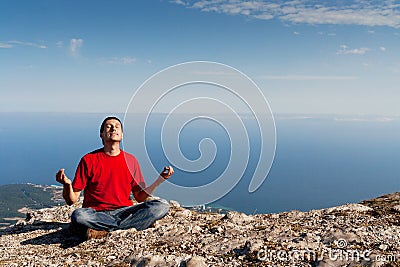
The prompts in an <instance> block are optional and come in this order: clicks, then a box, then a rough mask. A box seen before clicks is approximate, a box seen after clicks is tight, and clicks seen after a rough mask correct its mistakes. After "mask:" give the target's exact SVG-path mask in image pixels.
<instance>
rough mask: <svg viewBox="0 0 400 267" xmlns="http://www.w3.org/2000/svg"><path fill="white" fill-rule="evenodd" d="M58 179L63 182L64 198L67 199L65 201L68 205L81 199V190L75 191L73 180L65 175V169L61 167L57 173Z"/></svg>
mask: <svg viewBox="0 0 400 267" xmlns="http://www.w3.org/2000/svg"><path fill="white" fill-rule="evenodd" d="M56 181H57V182H59V183H61V184H62V185H63V186H64V188H63V198H64V199H65V202H66V203H67V205H69V206H70V205H72V204H75V203H76V201H77V200H78V199H79V195H80V194H81V191H75V190H74V189H73V188H72V182H71V180H70V179H69V178H68V177H67V176H66V175H65V173H64V169H60V170H59V171H58V172H57V174H56Z"/></svg>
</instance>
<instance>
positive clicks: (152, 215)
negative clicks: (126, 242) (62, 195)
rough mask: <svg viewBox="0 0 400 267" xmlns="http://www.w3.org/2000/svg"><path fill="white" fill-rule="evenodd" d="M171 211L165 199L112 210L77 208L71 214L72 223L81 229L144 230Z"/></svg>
mask: <svg viewBox="0 0 400 267" xmlns="http://www.w3.org/2000/svg"><path fill="white" fill-rule="evenodd" d="M168 211H169V204H168V202H167V201H166V200H164V199H157V200H150V201H145V202H142V203H139V204H136V205H134V206H130V207H123V208H120V209H116V210H111V211H95V210H94V209H92V208H79V209H76V210H75V211H74V212H73V213H72V215H71V224H72V225H73V226H74V227H76V228H77V229H80V230H83V231H84V230H86V229H87V228H92V229H95V230H99V231H101V230H106V231H114V230H118V229H129V228H136V230H144V229H146V228H148V227H149V226H150V225H151V224H152V223H154V222H155V221H156V220H159V219H161V218H162V217H164V216H165V215H166V214H167V213H168Z"/></svg>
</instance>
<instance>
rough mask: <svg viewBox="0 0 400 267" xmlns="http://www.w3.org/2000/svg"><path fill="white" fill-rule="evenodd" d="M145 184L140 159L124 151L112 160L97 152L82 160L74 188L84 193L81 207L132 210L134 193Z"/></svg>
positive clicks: (99, 151)
mask: <svg viewBox="0 0 400 267" xmlns="http://www.w3.org/2000/svg"><path fill="white" fill-rule="evenodd" d="M139 186H140V187H141V188H145V182H144V179H143V175H142V172H141V170H140V167H139V163H138V161H137V159H136V158H135V157H134V156H133V155H131V154H129V153H126V152H124V151H122V150H121V153H119V154H118V155H117V156H109V155H107V154H106V153H104V151H103V149H102V148H101V149H98V150H95V151H93V152H90V153H88V154H86V155H85V156H83V158H82V159H81V161H80V162H79V165H78V168H77V169H76V173H75V179H74V181H73V182H72V187H73V188H74V189H76V190H80V191H82V190H84V200H83V205H82V207H84V208H93V209H95V210H97V211H100V210H114V209H117V208H121V207H126V206H132V205H133V203H132V200H131V198H130V195H131V192H132V191H133V190H137V189H138V187H139Z"/></svg>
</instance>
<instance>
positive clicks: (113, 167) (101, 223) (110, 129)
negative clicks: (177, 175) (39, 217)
mask: <svg viewBox="0 0 400 267" xmlns="http://www.w3.org/2000/svg"><path fill="white" fill-rule="evenodd" d="M122 137H123V129H122V123H121V121H120V120H119V119H118V118H117V117H107V118H106V119H104V121H103V122H102V124H101V126H100V138H101V140H102V143H103V148H100V149H98V150H95V151H93V152H90V153H88V154H86V155H85V156H83V157H82V159H81V160H80V162H79V165H78V168H77V170H76V173H75V179H74V180H73V182H71V180H70V179H69V178H68V177H67V176H66V175H65V173H64V169H60V170H59V171H58V172H57V174H56V181H57V182H59V183H61V184H63V186H64V188H63V197H64V199H65V202H66V203H67V204H68V205H72V204H74V203H75V202H76V201H77V200H78V199H79V196H80V194H81V191H82V190H83V191H84V200H83V205H82V208H79V209H77V210H75V211H74V212H73V213H72V215H71V226H72V227H73V228H74V229H77V230H78V231H83V232H85V234H86V235H85V238H86V239H91V238H101V237H103V236H105V235H106V234H107V233H108V232H110V231H113V230H117V229H129V228H136V229H137V230H143V229H146V228H148V227H149V226H150V225H152V224H153V223H154V222H155V221H156V220H158V219H161V218H162V217H164V216H165V215H166V214H167V213H168V210H169V204H168V202H167V201H165V200H163V199H160V200H150V201H145V200H146V199H147V198H148V197H149V196H150V195H151V194H152V193H153V192H154V190H155V189H156V188H157V187H158V186H159V185H160V184H161V183H162V182H164V181H165V180H166V179H168V178H169V177H170V176H171V175H172V174H173V173H174V170H173V168H172V167H171V166H168V167H165V168H164V170H163V172H161V174H160V176H159V177H158V178H157V180H156V181H155V182H154V183H153V184H152V185H150V186H149V187H147V188H146V186H145V182H144V179H143V176H142V172H141V170H140V166H139V163H138V161H137V160H136V158H135V157H134V156H133V155H131V154H129V153H127V152H125V151H123V150H122V149H121V148H120V143H121V140H122ZM131 193H132V194H133V196H134V198H135V199H136V201H137V202H139V204H136V205H133V202H132V200H131V199H130V195H131ZM144 201H145V202H144Z"/></svg>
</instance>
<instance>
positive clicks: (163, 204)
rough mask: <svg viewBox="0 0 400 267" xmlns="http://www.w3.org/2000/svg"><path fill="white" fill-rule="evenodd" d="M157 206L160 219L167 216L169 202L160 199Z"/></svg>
mask: <svg viewBox="0 0 400 267" xmlns="http://www.w3.org/2000/svg"><path fill="white" fill-rule="evenodd" d="M155 204H156V212H157V215H158V217H160V218H162V217H164V216H165V215H167V213H168V211H169V207H170V205H169V203H168V201H166V200H165V199H158V200H156V202H155Z"/></svg>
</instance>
